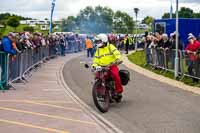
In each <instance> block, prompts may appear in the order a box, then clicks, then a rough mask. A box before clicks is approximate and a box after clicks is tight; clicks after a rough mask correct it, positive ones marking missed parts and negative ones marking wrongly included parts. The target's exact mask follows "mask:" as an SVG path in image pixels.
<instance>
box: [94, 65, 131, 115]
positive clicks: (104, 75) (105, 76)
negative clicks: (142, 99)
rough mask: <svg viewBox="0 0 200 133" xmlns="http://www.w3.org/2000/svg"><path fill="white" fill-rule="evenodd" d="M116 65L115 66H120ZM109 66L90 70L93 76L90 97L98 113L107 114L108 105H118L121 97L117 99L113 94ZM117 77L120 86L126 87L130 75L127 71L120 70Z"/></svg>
mask: <svg viewBox="0 0 200 133" xmlns="http://www.w3.org/2000/svg"><path fill="white" fill-rule="evenodd" d="M121 63H122V62H120V63H118V64H117V65H119V64H121ZM112 65H113V64H112ZM110 66H111V65H109V66H106V67H99V68H97V69H94V70H92V72H93V73H94V74H95V82H94V85H93V88H92V96H93V100H94V104H95V106H96V107H97V108H98V109H99V111H100V112H102V113H105V112H108V110H109V107H110V103H113V102H114V101H115V102H116V103H120V102H121V100H122V97H117V96H116V93H115V83H114V80H113V78H112V75H111V72H110ZM119 75H120V78H121V81H122V85H124V86H125V85H127V84H128V82H129V80H130V73H129V72H128V71H127V70H120V71H119Z"/></svg>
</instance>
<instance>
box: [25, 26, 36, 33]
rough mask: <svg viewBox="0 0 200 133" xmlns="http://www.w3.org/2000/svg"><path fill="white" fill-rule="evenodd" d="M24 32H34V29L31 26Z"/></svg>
mask: <svg viewBox="0 0 200 133" xmlns="http://www.w3.org/2000/svg"><path fill="white" fill-rule="evenodd" d="M23 30H24V31H29V32H34V28H33V27H30V26H26V27H24V28H23Z"/></svg>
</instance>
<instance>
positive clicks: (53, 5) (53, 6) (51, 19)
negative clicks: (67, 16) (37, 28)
mask: <svg viewBox="0 0 200 133" xmlns="http://www.w3.org/2000/svg"><path fill="white" fill-rule="evenodd" d="M55 4H56V0H52V3H51V17H50V27H49V33H52V27H53V12H54V8H55Z"/></svg>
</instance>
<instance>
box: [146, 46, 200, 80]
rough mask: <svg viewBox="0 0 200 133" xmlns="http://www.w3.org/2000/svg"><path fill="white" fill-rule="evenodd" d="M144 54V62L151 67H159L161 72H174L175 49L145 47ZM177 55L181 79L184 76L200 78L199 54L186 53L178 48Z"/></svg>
mask: <svg viewBox="0 0 200 133" xmlns="http://www.w3.org/2000/svg"><path fill="white" fill-rule="evenodd" d="M145 54H146V63H147V64H149V65H151V66H152V67H153V68H159V69H161V72H163V71H171V72H174V70H175V67H174V66H175V57H176V50H171V49H160V48H148V49H145ZM178 56H179V62H178V64H179V76H181V79H183V78H184V77H191V78H194V79H200V67H199V66H200V55H199V54H187V53H186V52H185V51H182V50H178Z"/></svg>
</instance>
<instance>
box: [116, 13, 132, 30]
mask: <svg viewBox="0 0 200 133" xmlns="http://www.w3.org/2000/svg"><path fill="white" fill-rule="evenodd" d="M113 27H114V31H115V33H124V34H127V33H132V32H133V28H134V22H133V18H132V17H130V16H129V15H128V14H127V13H125V12H121V11H117V12H116V13H115V15H114V22H113Z"/></svg>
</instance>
